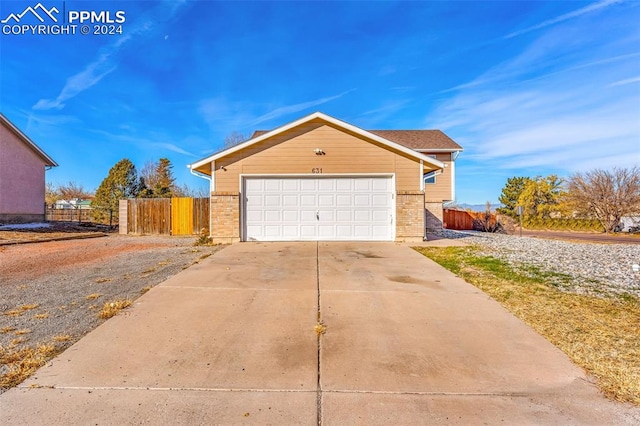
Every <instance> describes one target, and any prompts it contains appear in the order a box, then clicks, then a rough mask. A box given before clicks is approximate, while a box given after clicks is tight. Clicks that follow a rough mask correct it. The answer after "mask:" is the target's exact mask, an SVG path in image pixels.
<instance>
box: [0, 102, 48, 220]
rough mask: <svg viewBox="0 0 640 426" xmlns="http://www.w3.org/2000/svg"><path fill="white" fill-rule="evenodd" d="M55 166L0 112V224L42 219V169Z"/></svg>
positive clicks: (43, 183) (43, 204) (43, 185)
mask: <svg viewBox="0 0 640 426" xmlns="http://www.w3.org/2000/svg"><path fill="white" fill-rule="evenodd" d="M57 165H58V164H56V162H55V161H53V160H52V159H51V157H49V156H48V155H47V154H46V153H45V152H44V151H43V150H42V149H40V148H39V147H38V145H36V144H35V143H34V142H33V141H32V140H31V139H29V138H28V137H27V136H26V135H25V134H24V133H22V132H21V131H20V129H18V128H17V127H16V126H14V125H13V123H11V122H10V121H9V120H8V119H7V118H6V117H5V116H4V115H2V114H0V223H9V222H11V223H25V222H39V221H43V220H44V218H45V217H44V215H45V211H44V208H45V201H44V189H45V180H44V172H45V170H47V169H49V168H51V167H55V166H57Z"/></svg>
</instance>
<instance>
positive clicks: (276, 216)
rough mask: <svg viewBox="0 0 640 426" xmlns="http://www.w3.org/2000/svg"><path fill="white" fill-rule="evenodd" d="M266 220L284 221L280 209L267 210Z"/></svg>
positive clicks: (265, 213)
mask: <svg viewBox="0 0 640 426" xmlns="http://www.w3.org/2000/svg"><path fill="white" fill-rule="evenodd" d="M264 221H265V222H282V212H281V211H280V210H265V212H264Z"/></svg>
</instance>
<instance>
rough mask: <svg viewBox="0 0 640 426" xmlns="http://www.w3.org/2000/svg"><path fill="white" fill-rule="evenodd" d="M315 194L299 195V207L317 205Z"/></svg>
mask: <svg viewBox="0 0 640 426" xmlns="http://www.w3.org/2000/svg"><path fill="white" fill-rule="evenodd" d="M316 198H317V197H316V196H315V194H314V195H305V194H302V195H300V206H301V207H309V206H311V207H315V206H316V205H317V201H316Z"/></svg>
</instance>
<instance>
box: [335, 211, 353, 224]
mask: <svg viewBox="0 0 640 426" xmlns="http://www.w3.org/2000/svg"><path fill="white" fill-rule="evenodd" d="M353 215H354V212H353V211H352V210H338V211H336V220H337V221H338V222H349V223H351V222H353Z"/></svg>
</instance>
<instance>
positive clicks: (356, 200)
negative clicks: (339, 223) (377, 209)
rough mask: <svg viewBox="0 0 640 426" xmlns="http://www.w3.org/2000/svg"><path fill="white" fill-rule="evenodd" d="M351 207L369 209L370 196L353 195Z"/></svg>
mask: <svg viewBox="0 0 640 426" xmlns="http://www.w3.org/2000/svg"><path fill="white" fill-rule="evenodd" d="M353 205H354V206H356V207H369V206H370V205H371V195H369V194H364V195H355V196H354V197H353Z"/></svg>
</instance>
